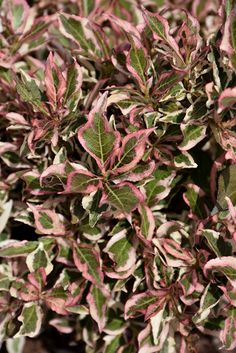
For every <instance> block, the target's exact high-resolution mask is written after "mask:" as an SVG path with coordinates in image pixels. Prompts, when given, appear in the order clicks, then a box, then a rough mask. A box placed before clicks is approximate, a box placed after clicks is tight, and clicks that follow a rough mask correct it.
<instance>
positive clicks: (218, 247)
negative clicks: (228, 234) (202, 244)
mask: <svg viewBox="0 0 236 353" xmlns="http://www.w3.org/2000/svg"><path fill="white" fill-rule="evenodd" d="M202 235H203V236H204V237H205V238H206V239H207V242H208V244H209V246H210V248H211V249H212V250H213V251H214V253H215V254H216V256H218V257H220V256H230V255H232V245H231V244H230V243H229V242H228V241H227V240H226V239H224V238H223V237H222V236H221V235H220V233H219V232H216V231H215V230H212V229H203V231H202Z"/></svg>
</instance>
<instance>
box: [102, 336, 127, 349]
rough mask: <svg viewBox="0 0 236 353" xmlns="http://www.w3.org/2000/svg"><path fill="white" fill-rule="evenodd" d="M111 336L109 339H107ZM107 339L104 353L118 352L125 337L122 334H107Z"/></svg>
mask: <svg viewBox="0 0 236 353" xmlns="http://www.w3.org/2000/svg"><path fill="white" fill-rule="evenodd" d="M106 338H109V339H106ZM105 339H106V342H107V344H106V348H105V350H104V353H114V352H117V350H118V348H119V347H120V346H121V344H122V341H123V337H122V335H118V336H115V337H114V336H105Z"/></svg>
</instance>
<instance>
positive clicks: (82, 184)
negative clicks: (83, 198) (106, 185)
mask: <svg viewBox="0 0 236 353" xmlns="http://www.w3.org/2000/svg"><path fill="white" fill-rule="evenodd" d="M101 185H102V184H101V179H99V177H97V176H96V175H94V174H92V173H90V172H89V171H86V170H83V169H81V170H76V171H74V172H72V173H70V174H69V175H68V178H67V184H66V187H65V191H64V192H63V193H82V194H88V193H91V192H93V191H95V190H97V189H98V188H100V187H101Z"/></svg>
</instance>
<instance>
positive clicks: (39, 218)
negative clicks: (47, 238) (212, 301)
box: [28, 203, 65, 235]
mask: <svg viewBox="0 0 236 353" xmlns="http://www.w3.org/2000/svg"><path fill="white" fill-rule="evenodd" d="M28 206H29V208H30V209H31V211H32V212H33V215H34V219H35V225H36V228H37V231H38V232H40V233H42V234H53V235H64V234H65V226H64V224H63V222H62V221H61V219H60V217H59V214H57V213H56V212H55V211H53V210H49V209H45V208H43V207H42V206H34V205H32V204H30V203H28Z"/></svg>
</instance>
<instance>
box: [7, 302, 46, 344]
mask: <svg viewBox="0 0 236 353" xmlns="http://www.w3.org/2000/svg"><path fill="white" fill-rule="evenodd" d="M42 318H43V313H42V310H41V308H40V306H39V305H38V304H36V303H33V302H29V303H26V304H24V306H23V309H22V312H21V315H20V316H19V317H18V318H17V319H18V320H19V321H20V322H22V324H21V327H20V330H19V331H18V332H17V333H16V335H15V336H14V338H17V337H20V336H27V337H35V336H37V335H38V334H39V331H40V329H41V325H42Z"/></svg>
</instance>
